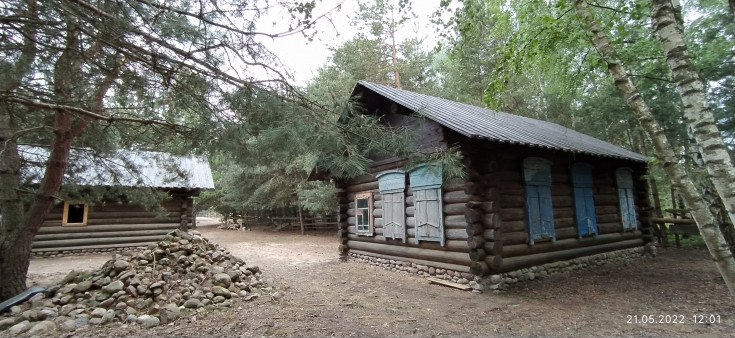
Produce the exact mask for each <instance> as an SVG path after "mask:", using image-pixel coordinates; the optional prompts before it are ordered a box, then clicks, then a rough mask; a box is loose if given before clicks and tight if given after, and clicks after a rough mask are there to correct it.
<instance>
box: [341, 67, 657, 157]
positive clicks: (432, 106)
mask: <svg viewBox="0 0 735 338" xmlns="http://www.w3.org/2000/svg"><path fill="white" fill-rule="evenodd" d="M361 86H362V87H364V88H366V89H368V90H370V91H372V92H374V93H376V94H378V95H381V96H383V97H385V98H387V99H389V100H391V101H393V102H396V103H397V104H400V105H401V106H404V107H406V108H407V109H409V110H412V111H414V112H416V113H419V114H421V115H423V116H425V117H427V118H429V119H431V120H433V121H436V122H437V123H439V124H441V125H443V126H446V127H448V128H450V129H452V130H454V131H456V132H458V133H460V134H462V135H464V136H467V137H471V138H477V139H483V140H488V141H495V142H500V143H509V144H518V145H526V146H533V147H541V148H546V149H554V150H562V151H568V152H573V153H583V154H589V155H595V156H604V157H614V158H622V159H630V160H634V161H641V162H645V161H646V157H645V156H643V155H641V154H638V153H635V152H632V151H630V150H627V149H624V148H621V147H618V146H616V145H614V144H612V143H609V142H605V141H602V140H599V139H596V138H594V137H592V136H589V135H585V134H582V133H580V132H578V131H575V130H573V129H570V128H567V127H564V126H561V125H558V124H556V123H551V122H547V121H541V120H536V119H532V118H528V117H524V116H519V115H513V114H508V113H503V112H498V111H493V110H490V109H486V108H481V107H477V106H473V105H469V104H465V103H460V102H455V101H450V100H446V99H442V98H438V97H434V96H430V95H425V94H419V93H414V92H411V91H407V90H402V89H396V88H393V87H390V86H385V85H380V84H375V83H371V82H366V81H359V82H358V83H357V86H356V87H355V90H354V91H353V93H355V92H357V91H358V88H359V87H361Z"/></svg>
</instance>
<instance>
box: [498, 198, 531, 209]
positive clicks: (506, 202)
mask: <svg viewBox="0 0 735 338" xmlns="http://www.w3.org/2000/svg"><path fill="white" fill-rule="evenodd" d="M525 205H526V197H525V196H522V195H505V196H503V198H501V199H500V207H501V208H523V207H524V206H525Z"/></svg>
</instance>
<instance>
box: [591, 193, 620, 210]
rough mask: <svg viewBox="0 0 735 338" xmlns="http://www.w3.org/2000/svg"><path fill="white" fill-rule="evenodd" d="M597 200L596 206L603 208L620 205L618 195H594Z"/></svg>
mask: <svg viewBox="0 0 735 338" xmlns="http://www.w3.org/2000/svg"><path fill="white" fill-rule="evenodd" d="M594 199H595V206H596V207H598V206H603V205H618V204H619V203H620V201H619V200H618V195H597V194H595V195H594Z"/></svg>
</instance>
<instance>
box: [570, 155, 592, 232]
mask: <svg viewBox="0 0 735 338" xmlns="http://www.w3.org/2000/svg"><path fill="white" fill-rule="evenodd" d="M572 185H573V186H574V214H575V216H576V219H577V235H578V236H579V237H582V236H585V235H597V234H598V231H597V215H596V214H595V200H594V192H593V187H594V182H593V179H592V167H591V166H590V165H588V164H585V163H575V164H574V165H572Z"/></svg>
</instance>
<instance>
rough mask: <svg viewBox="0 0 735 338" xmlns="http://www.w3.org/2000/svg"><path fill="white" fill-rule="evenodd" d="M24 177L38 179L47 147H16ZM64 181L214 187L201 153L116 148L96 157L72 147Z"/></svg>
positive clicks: (86, 183)
mask: <svg viewBox="0 0 735 338" xmlns="http://www.w3.org/2000/svg"><path fill="white" fill-rule="evenodd" d="M19 151H20V154H21V157H22V158H23V160H24V162H25V163H27V165H26V166H25V169H24V170H23V171H24V175H23V176H24V177H25V178H26V180H27V181H29V182H35V183H38V182H40V178H41V177H42V176H43V170H44V168H45V165H46V162H47V161H48V158H49V151H48V149H45V148H41V147H32V146H19ZM64 184H76V185H82V186H125V187H152V188H182V189H214V180H213V179H212V170H211V169H210V167H209V161H208V160H207V158H206V157H204V156H177V155H172V154H168V153H163V152H154V151H133V150H118V151H116V152H115V153H114V154H111V155H106V156H98V155H96V154H95V153H94V152H93V151H91V150H87V149H72V150H71V153H70V155H69V165H68V169H67V171H66V173H65V175H64Z"/></svg>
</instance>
